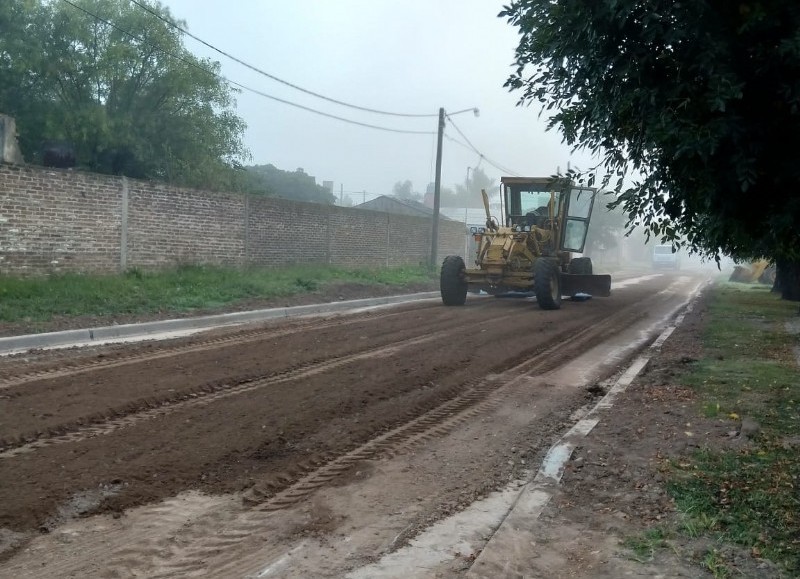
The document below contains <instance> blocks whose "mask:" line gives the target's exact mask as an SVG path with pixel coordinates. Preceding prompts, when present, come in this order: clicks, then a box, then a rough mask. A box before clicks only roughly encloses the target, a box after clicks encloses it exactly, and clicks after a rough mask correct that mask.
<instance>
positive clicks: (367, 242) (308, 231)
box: [0, 164, 465, 275]
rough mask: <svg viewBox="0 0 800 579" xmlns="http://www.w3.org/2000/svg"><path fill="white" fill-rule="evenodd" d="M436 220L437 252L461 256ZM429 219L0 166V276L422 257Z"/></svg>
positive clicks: (386, 262) (458, 232)
mask: <svg viewBox="0 0 800 579" xmlns="http://www.w3.org/2000/svg"><path fill="white" fill-rule="evenodd" d="M464 235H465V232H464V226H463V224H461V223H456V222H448V221H442V222H440V226H439V249H438V252H439V257H440V259H441V258H442V257H443V256H444V255H447V254H451V253H455V254H463V252H464ZM430 240H431V221H430V219H426V218H420V217H412V216H405V215H394V214H388V213H381V212H377V211H365V210H359V209H353V208H345V207H335V206H328V205H321V204H316V203H301V202H294V201H286V200H282V199H272V198H268V197H263V196H253V195H243V194H236V193H212V192H207V191H198V190H192V189H182V188H178V187H171V186H167V185H163V184H157V183H151V182H147V181H137V180H132V179H125V178H121V177H112V176H107V175H95V174H91V173H82V172H76V171H70V170H59V169H44V168H41V167H23V166H17V165H9V164H0V274H6V275H45V274H49V273H55V272H77V273H114V272H118V271H121V270H125V269H127V268H131V267H138V268H141V269H146V270H152V269H158V268H162V267H169V266H174V265H177V264H217V265H225V266H235V267H243V266H247V265H254V266H272V265H288V264H295V263H322V264H332V265H342V266H364V267H386V266H396V265H403V264H418V263H423V262H427V261H428V259H429V257H430Z"/></svg>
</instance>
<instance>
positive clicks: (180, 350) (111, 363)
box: [0, 306, 432, 390]
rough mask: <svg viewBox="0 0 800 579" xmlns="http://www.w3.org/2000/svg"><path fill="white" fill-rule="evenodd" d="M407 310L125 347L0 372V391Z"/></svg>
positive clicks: (405, 312) (345, 316)
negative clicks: (31, 368)
mask: <svg viewBox="0 0 800 579" xmlns="http://www.w3.org/2000/svg"><path fill="white" fill-rule="evenodd" d="M431 307H432V306H431ZM422 309H426V308H422ZM407 313H408V312H407V311H402V312H391V313H381V314H378V313H376V312H372V311H370V312H358V313H354V314H341V316H337V317H334V318H330V319H324V320H319V319H313V320H303V321H301V322H295V323H294V324H293V325H292V326H291V327H287V326H283V327H281V328H262V329H258V330H251V331H241V332H237V333H235V334H233V335H225V336H219V337H214V338H208V339H201V340H200V341H196V340H194V341H193V342H192V343H190V344H175V345H166V346H160V347H159V349H158V351H153V350H152V349H146V350H145V349H142V348H137V349H134V350H130V349H126V350H124V351H123V353H122V354H121V355H118V356H115V357H114V358H113V359H109V358H92V359H90V360H85V359H84V360H77V361H72V362H67V363H66V364H64V363H63V362H60V363H58V365H56V366H51V367H45V368H42V369H39V370H34V371H31V372H26V373H23V374H8V373H5V374H4V373H0V390H2V389H6V388H11V387H13V386H20V385H23V384H26V383H28V382H34V381H39V380H51V379H56V378H63V377H66V376H74V375H76V374H82V373H86V372H96V371H97V370H103V369H108V368H117V367H121V366H126V365H129V364H137V363H140V362H142V361H145V360H147V361H151V360H159V359H164V358H171V357H175V356H182V355H185V354H190V353H195V352H203V351H205V350H211V349H216V348H223V347H229V346H236V345H240V344H248V343H252V342H257V341H260V340H266V339H270V338H281V337H285V336H290V335H293V334H298V333H301V332H307V331H309V330H310V329H314V330H320V329H323V328H331V327H337V326H342V325H346V324H356V323H359V322H362V321H369V320H370V319H377V318H380V319H387V318H391V317H395V316H401V315H405V314H407Z"/></svg>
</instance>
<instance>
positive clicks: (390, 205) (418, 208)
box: [355, 195, 449, 219]
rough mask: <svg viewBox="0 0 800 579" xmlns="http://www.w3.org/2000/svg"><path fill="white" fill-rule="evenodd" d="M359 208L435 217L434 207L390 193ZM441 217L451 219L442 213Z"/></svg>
mask: <svg viewBox="0 0 800 579" xmlns="http://www.w3.org/2000/svg"><path fill="white" fill-rule="evenodd" d="M355 207H357V208H358V209H370V210H372V211H383V212H384V213H395V214H400V215H413V216H414V217H433V209H431V208H430V207H426V206H425V205H423V204H422V203H419V202H417V201H411V200H409V199H402V200H401V199H397V198H396V197H390V196H389V195H381V196H380V197H376V198H375V199H372V200H370V201H367V202H366V203H359V204H358V205H356V206H355ZM439 217H440V218H441V219H449V218H448V217H446V216H445V215H444V214H442V213H440V214H439Z"/></svg>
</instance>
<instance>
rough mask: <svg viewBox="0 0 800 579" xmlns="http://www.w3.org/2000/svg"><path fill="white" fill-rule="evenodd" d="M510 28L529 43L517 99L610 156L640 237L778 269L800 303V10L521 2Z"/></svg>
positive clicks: (522, 44)
mask: <svg viewBox="0 0 800 579" xmlns="http://www.w3.org/2000/svg"><path fill="white" fill-rule="evenodd" d="M500 16H501V17H505V18H507V19H508V21H509V23H510V24H511V25H512V26H515V27H517V28H518V29H519V33H520V41H519V45H518V47H517V50H516V72H515V73H513V74H512V75H511V76H510V78H509V79H508V81H507V82H506V86H507V87H509V89H510V90H512V91H520V92H521V97H520V104H531V103H534V102H538V103H539V104H540V105H541V106H542V107H543V110H545V111H549V112H548V113H547V114H548V115H550V116H549V124H550V127H557V128H558V129H559V130H560V131H561V132H562V134H563V136H564V139H565V141H566V142H567V143H569V144H571V145H573V146H574V147H576V148H579V149H586V150H589V151H591V152H593V153H595V154H598V155H600V156H601V158H602V162H601V166H602V170H603V171H604V172H605V175H606V177H605V179H608V178H609V176H614V177H618V181H617V190H618V192H619V197H618V199H617V201H616V203H618V204H620V205H621V206H622V207H623V208H624V210H625V212H626V214H627V215H628V219H629V225H630V226H632V227H633V226H636V225H642V226H643V227H645V228H646V229H647V230H648V231H649V232H651V233H653V234H655V235H656V236H657V237H661V238H662V239H665V240H672V239H678V238H681V237H682V238H683V239H684V240H685V243H686V244H688V246H689V248H690V249H691V250H695V251H698V252H700V253H702V254H705V255H715V256H717V255H719V253H724V254H728V255H730V256H732V257H734V258H739V259H746V258H750V257H756V256H765V257H769V258H772V259H775V260H777V261H778V264H779V267H780V266H781V264H783V267H784V268H789V269H790V270H791V272H792V274H791V275H790V276H789V279H791V283H790V284H788V286H787V287H791V288H793V290H792V291H787V292H785V293H784V297H788V298H790V299H800V267H798V258H800V236H798V235H797V233H796V229H795V228H796V224H797V223H798V222H800V196H798V195H797V186H798V183H799V182H800V164H798V163H797V160H796V152H797V151H798V150H800V83H798V82H797V79H798V78H800V33H799V32H798V31H800V3H797V2H795V1H792V0H742V1H739V2H730V1H728V0H695V1H692V2H674V1H673V0H650V1H642V0H594V1H588V0H559V1H558V2H551V1H549V0H515V1H513V2H512V3H511V4H510V5H508V6H506V7H504V9H503V11H502V12H501V13H500ZM629 169H630V170H631V172H632V173H633V174H635V175H637V177H636V178H635V179H634V181H633V185H632V186H629V187H626V188H623V186H622V183H623V180H622V177H623V176H624V175H625V171H626V170H629ZM592 176H593V175H589V176H588V177H587V178H589V179H591V178H592Z"/></svg>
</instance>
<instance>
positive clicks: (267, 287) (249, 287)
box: [0, 266, 433, 322]
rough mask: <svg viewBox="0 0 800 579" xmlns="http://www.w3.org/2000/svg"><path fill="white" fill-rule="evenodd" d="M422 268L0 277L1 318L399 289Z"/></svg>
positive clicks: (203, 269) (416, 279)
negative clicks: (358, 287) (350, 288)
mask: <svg viewBox="0 0 800 579" xmlns="http://www.w3.org/2000/svg"><path fill="white" fill-rule="evenodd" d="M431 275H432V274H431V273H430V272H429V270H428V269H427V268H425V267H411V266H408V267H398V268H385V269H346V268H336V267H325V266H294V267H283V268H269V269H266V268H262V269H247V270H236V269H228V268H221V267H211V266H185V267H179V268H176V269H172V270H168V271H160V272H152V273H151V272H142V271H139V270H136V269H134V270H130V271H128V272H127V273H125V274H122V275H106V276H95V275H75V274H70V275H61V276H52V277H48V278H36V279H30V278H24V279H20V278H11V277H2V276H0V322H18V321H30V322H39V321H48V320H50V319H52V318H53V316H82V315H97V316H104V315H119V314H146V313H154V312H186V311H191V310H203V309H213V308H219V307H224V306H226V305H231V304H235V303H237V302H242V301H246V300H253V299H264V300H267V299H270V298H279V297H286V296H291V295H296V294H300V293H308V292H313V291H315V290H319V289H323V288H324V286H326V285H332V284H341V283H358V284H367V285H369V284H383V285H388V286H396V287H398V288H401V287H402V286H406V285H409V284H415V283H423V282H430V281H432V279H433V278H432V277H431Z"/></svg>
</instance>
